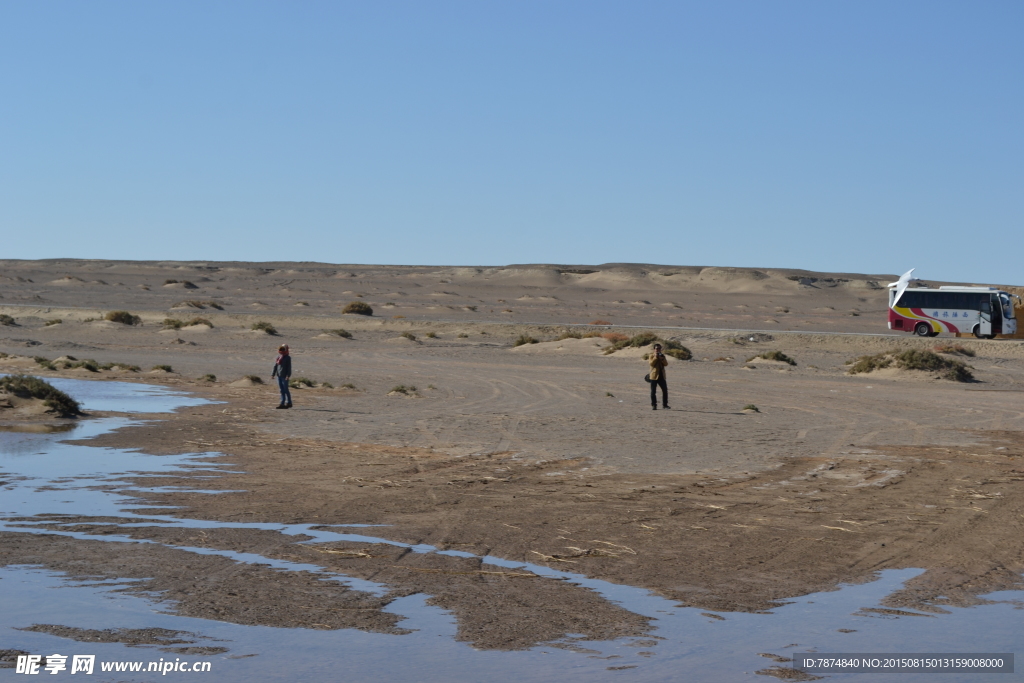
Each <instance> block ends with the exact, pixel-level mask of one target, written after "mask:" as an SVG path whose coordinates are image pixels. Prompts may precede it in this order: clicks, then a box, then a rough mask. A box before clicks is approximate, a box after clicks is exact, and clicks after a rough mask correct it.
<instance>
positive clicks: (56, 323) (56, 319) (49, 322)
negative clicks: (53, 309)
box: [46, 318, 64, 327]
mask: <svg viewBox="0 0 1024 683" xmlns="http://www.w3.org/2000/svg"><path fill="white" fill-rule="evenodd" d="M62 322H64V321H63V320H61V319H60V318H54V319H53V320H47V321H46V326H47V327H49V326H50V325H60V324H61V323H62Z"/></svg>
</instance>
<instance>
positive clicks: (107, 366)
mask: <svg viewBox="0 0 1024 683" xmlns="http://www.w3.org/2000/svg"><path fill="white" fill-rule="evenodd" d="M113 368H118V369H120V370H124V371H125V372H142V368H140V367H139V366H138V365H130V364H128V363H104V364H103V365H101V366H100V370H111V369H113Z"/></svg>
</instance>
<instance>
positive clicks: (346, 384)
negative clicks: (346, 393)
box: [341, 382, 359, 391]
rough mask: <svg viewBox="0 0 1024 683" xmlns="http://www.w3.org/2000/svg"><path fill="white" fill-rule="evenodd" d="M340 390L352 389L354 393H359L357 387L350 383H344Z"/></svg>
mask: <svg viewBox="0 0 1024 683" xmlns="http://www.w3.org/2000/svg"><path fill="white" fill-rule="evenodd" d="M341 388H342V389H352V390H354V391H359V387H357V386H356V385H355V384H352V382H345V383H344V384H342V385H341Z"/></svg>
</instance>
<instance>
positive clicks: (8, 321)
mask: <svg viewBox="0 0 1024 683" xmlns="http://www.w3.org/2000/svg"><path fill="white" fill-rule="evenodd" d="M15 324H16V323H15V322H14V318H12V317H11V316H9V315H7V314H6V313H0V325H15Z"/></svg>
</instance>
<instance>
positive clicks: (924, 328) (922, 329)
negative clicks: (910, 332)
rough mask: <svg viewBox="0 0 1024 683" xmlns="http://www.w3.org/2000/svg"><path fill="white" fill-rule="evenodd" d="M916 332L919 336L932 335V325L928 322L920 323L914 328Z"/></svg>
mask: <svg viewBox="0 0 1024 683" xmlns="http://www.w3.org/2000/svg"><path fill="white" fill-rule="evenodd" d="M914 334H916V335H917V336H918V337H930V336H932V326H931V325H929V324H928V323H918V324H917V327H915V328H914Z"/></svg>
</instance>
